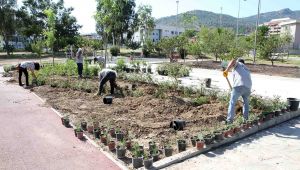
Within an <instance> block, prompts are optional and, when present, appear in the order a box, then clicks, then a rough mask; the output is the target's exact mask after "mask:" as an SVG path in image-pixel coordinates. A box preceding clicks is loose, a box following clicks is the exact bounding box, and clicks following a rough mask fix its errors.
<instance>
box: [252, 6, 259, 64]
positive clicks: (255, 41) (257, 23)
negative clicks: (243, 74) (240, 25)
mask: <svg viewBox="0 0 300 170" xmlns="http://www.w3.org/2000/svg"><path fill="white" fill-rule="evenodd" d="M259 18H260V0H258V5H257V17H256V26H255V38H254V50H253V64H255V59H256V44H257V28H258V25H259Z"/></svg>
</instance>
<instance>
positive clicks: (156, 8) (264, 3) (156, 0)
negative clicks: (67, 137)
mask: <svg viewBox="0 0 300 170" xmlns="http://www.w3.org/2000/svg"><path fill="white" fill-rule="evenodd" d="M19 1H20V0H19ZM64 1H65V6H66V7H71V6H72V7H73V8H74V11H73V15H74V16H75V17H76V18H77V21H78V23H79V24H80V25H82V28H81V30H80V33H93V32H95V21H94V19H93V15H95V13H96V1H95V0H64ZM239 1H240V17H247V16H251V15H256V14H257V6H258V0H246V1H245V0H179V3H178V13H183V12H186V11H191V10H206V11H211V12H215V13H221V7H222V13H223V14H228V15H231V16H234V17H237V15H238V8H239ZM135 2H136V6H137V7H138V6H139V5H141V4H144V5H146V4H147V5H151V6H152V16H153V17H155V18H160V17H165V16H171V15H176V13H177V4H176V0H135ZM299 2H300V1H299V0H261V12H270V11H277V10H280V9H283V8H290V9H291V10H300V3H299Z"/></svg>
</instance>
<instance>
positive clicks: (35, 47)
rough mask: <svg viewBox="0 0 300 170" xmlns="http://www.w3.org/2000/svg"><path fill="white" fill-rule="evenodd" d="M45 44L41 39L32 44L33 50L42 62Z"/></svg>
mask: <svg viewBox="0 0 300 170" xmlns="http://www.w3.org/2000/svg"><path fill="white" fill-rule="evenodd" d="M43 46H44V42H43V41H41V40H38V41H36V42H35V43H32V44H31V48H32V51H33V52H34V53H36V54H37V55H38V57H39V58H40V62H41V56H42V52H43Z"/></svg>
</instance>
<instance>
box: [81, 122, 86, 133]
mask: <svg viewBox="0 0 300 170" xmlns="http://www.w3.org/2000/svg"><path fill="white" fill-rule="evenodd" d="M80 125H81V129H82V130H84V131H86V127H87V123H86V122H85V121H83V122H81V123H80Z"/></svg>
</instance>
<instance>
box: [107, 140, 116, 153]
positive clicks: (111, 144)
mask: <svg viewBox="0 0 300 170" xmlns="http://www.w3.org/2000/svg"><path fill="white" fill-rule="evenodd" d="M108 149H109V150H110V151H113V150H115V149H116V142H115V141H114V140H109V142H108Z"/></svg>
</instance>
